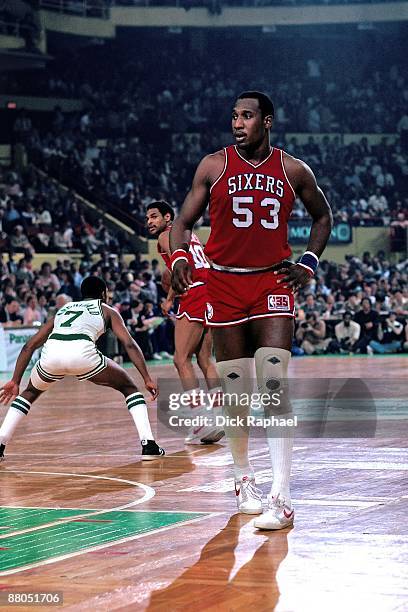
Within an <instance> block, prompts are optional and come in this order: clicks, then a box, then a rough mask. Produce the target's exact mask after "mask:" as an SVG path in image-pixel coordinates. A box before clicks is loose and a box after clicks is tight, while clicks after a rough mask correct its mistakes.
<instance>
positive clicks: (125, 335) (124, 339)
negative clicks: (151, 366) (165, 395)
mask: <svg viewBox="0 0 408 612" xmlns="http://www.w3.org/2000/svg"><path fill="white" fill-rule="evenodd" d="M102 308H103V312H104V315H105V318H106V322H107V323H108V322H110V324H111V329H112V331H113V333H114V334H115V336H116V337H117V339H118V340H119V341H120V342H121V343H122V346H123V348H124V349H125V350H126V352H127V354H128V355H129V358H130V360H131V362H132V363H133V365H134V366H135V368H136V369H137V370H138V371H139V373H140V375H141V377H142V378H143V381H144V384H145V387H146V389H147V390H148V391H149V393H151V395H152V399H156V397H157V396H158V394H159V392H158V389H157V384H155V383H154V382H153V380H152V379H151V377H150V374H149V372H148V370H147V367H146V362H145V358H144V356H143V353H142V351H141V349H140V347H139V345H138V344H137V342H135V340H133V338H132V336H131V335H130V333H129V332H128V330H127V328H126V325H125V324H124V322H123V319H122V317H121V316H120V314H119V313H117V312H116V310H114V309H113V308H111V307H110V306H107V305H106V304H103V306H102Z"/></svg>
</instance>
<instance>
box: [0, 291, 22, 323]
mask: <svg viewBox="0 0 408 612" xmlns="http://www.w3.org/2000/svg"><path fill="white" fill-rule="evenodd" d="M0 323H1V324H2V325H3V327H16V326H18V325H22V324H23V317H22V316H21V314H20V304H19V302H18V300H16V299H15V298H14V297H12V296H10V295H9V296H7V297H6V300H5V305H4V306H3V308H1V309H0Z"/></svg>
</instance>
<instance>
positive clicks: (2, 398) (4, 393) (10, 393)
mask: <svg viewBox="0 0 408 612" xmlns="http://www.w3.org/2000/svg"><path fill="white" fill-rule="evenodd" d="M19 392H20V386H19V385H18V384H17V383H16V382H14V380H9V381H8V382H6V384H5V385H3V386H2V387H1V389H0V404H8V403H9V402H11V401H13V400H14V399H15V398H16V397H17V395H18V394H19Z"/></svg>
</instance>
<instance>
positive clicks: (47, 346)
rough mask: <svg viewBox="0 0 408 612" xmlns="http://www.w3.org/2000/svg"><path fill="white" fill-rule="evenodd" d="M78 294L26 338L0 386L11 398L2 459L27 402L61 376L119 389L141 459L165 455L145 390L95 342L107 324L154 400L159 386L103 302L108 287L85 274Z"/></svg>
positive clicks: (0, 395)
mask: <svg viewBox="0 0 408 612" xmlns="http://www.w3.org/2000/svg"><path fill="white" fill-rule="evenodd" d="M81 294H82V300H81V301H79V302H69V303H68V304H65V306H63V307H62V308H60V309H59V310H58V311H57V313H56V314H55V317H53V318H52V319H50V320H49V321H47V323H45V324H44V325H43V326H42V327H41V328H40V329H39V331H38V332H37V333H36V334H35V336H33V337H32V338H30V339H29V340H28V342H27V344H25V346H24V347H23V348H22V350H21V352H20V355H19V356H18V359H17V363H16V367H15V370H14V374H13V377H12V379H11V380H10V381H9V382H7V383H6V384H5V385H4V386H3V387H2V388H1V390H0V403H2V404H7V403H8V402H9V401H12V403H11V406H10V408H9V410H8V412H7V414H6V417H5V419H4V421H3V424H2V426H1V427H0V461H1V460H2V459H3V458H4V450H5V446H6V444H7V443H8V442H9V441H10V439H11V437H12V436H13V434H14V432H15V430H16V428H17V426H18V424H19V423H20V421H21V420H22V419H23V418H24V416H26V415H28V413H29V410H30V408H31V404H32V403H33V402H34V401H35V400H36V399H37V398H38V397H39V396H40V395H41V394H42V393H43V392H44V391H47V389H49V387H50V386H51V385H52V384H53V383H54V382H55V381H57V380H62V379H63V378H64V377H65V376H76V377H77V378H78V380H90V381H91V382H93V383H95V384H96V385H103V386H106V387H111V388H112V389H115V390H117V391H119V392H120V393H122V394H123V396H124V397H125V401H126V405H127V407H128V409H129V412H130V414H131V416H132V418H133V420H134V422H135V425H136V429H137V432H138V434H139V438H140V440H141V443H142V459H143V460H146V461H150V460H153V459H156V458H157V457H160V456H162V455H164V450H163V449H162V448H160V447H159V446H158V445H157V444H156V442H155V441H154V439H153V434H152V430H151V427H150V422H149V417H148V413H147V406H146V402H145V399H144V396H143V394H142V393H140V391H138V389H137V387H136V385H135V383H134V382H133V381H132V379H131V378H130V376H129V374H128V373H127V372H126V371H125V370H123V369H122V368H121V367H120V366H118V365H117V364H116V363H115V362H114V361H112V359H108V358H107V357H105V356H104V355H102V353H100V352H99V351H98V349H97V347H96V345H95V342H96V341H97V339H98V338H99V337H100V336H101V335H102V334H103V333H105V331H106V329H107V327H110V328H111V329H112V331H113V333H114V334H115V335H116V337H117V338H118V340H120V342H122V344H123V346H124V347H125V349H126V351H127V353H128V355H129V357H130V359H131V361H132V362H133V364H134V365H135V367H136V368H137V370H138V371H139V372H140V374H141V376H142V378H143V380H144V384H145V387H146V389H147V390H148V391H149V393H150V394H151V396H152V399H156V397H157V395H158V390H157V387H156V385H155V383H154V382H153V381H152V379H151V378H150V376H149V373H148V371H147V368H146V363H145V360H144V357H143V354H142V352H141V350H140V348H139V346H138V345H137V344H136V342H135V341H134V340H133V338H132V337H131V336H130V334H129V332H128V330H127V329H126V326H125V325H124V323H123V320H122V318H121V316H120V315H119V314H118V313H117V312H116V311H115V310H114V309H113V308H111V307H110V306H107V304H105V303H104V302H106V301H107V292H106V285H105V282H104V281H103V280H102V279H100V278H98V277H96V276H89V277H87V278H85V279H84V281H83V282H82V285H81ZM43 345H44V346H43ZM41 346H43V349H42V352H41V357H40V359H39V361H37V363H36V364H35V366H34V368H33V370H32V372H31V376H30V381H29V383H28V386H27V388H26V389H25V390H24V391H23V392H22V393H20V382H21V379H22V376H23V374H24V372H25V370H26V368H27V365H28V364H29V362H30V359H31V357H32V355H33V353H34V351H35V350H36V349H38V348H40V347H41Z"/></svg>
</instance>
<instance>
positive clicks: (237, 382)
mask: <svg viewBox="0 0 408 612" xmlns="http://www.w3.org/2000/svg"><path fill="white" fill-rule="evenodd" d="M216 367H217V372H218V376H219V377H220V380H221V385H222V388H223V391H224V393H239V394H242V393H251V390H252V386H253V381H254V376H255V371H254V360H253V359H252V358H251V357H241V358H240V359H229V360H228V361H219V362H218V363H217V364H216ZM249 387H250V388H249ZM248 388H249V389H248Z"/></svg>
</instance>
